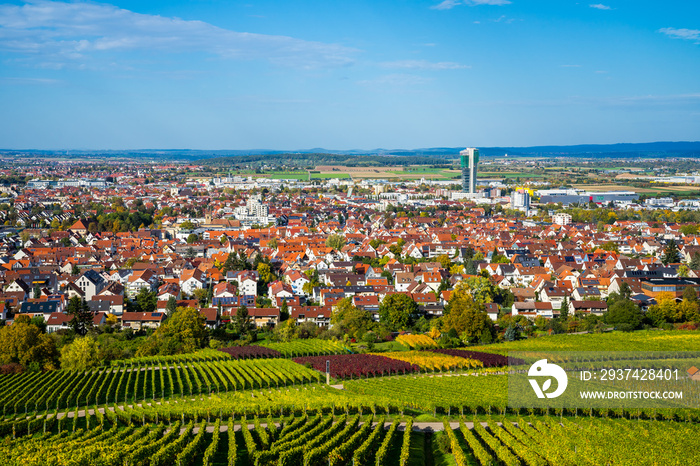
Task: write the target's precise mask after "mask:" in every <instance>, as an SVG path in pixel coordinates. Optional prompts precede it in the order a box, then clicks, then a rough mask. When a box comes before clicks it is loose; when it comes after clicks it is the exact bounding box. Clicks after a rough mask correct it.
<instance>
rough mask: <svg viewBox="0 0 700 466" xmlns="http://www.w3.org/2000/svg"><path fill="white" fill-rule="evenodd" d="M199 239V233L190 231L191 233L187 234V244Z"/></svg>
mask: <svg viewBox="0 0 700 466" xmlns="http://www.w3.org/2000/svg"><path fill="white" fill-rule="evenodd" d="M198 239H199V236H197V233H190V234H189V235H187V244H192V243H194V242H195V241H197V240H198Z"/></svg>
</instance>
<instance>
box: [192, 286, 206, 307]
mask: <svg viewBox="0 0 700 466" xmlns="http://www.w3.org/2000/svg"><path fill="white" fill-rule="evenodd" d="M192 294H193V295H194V298H195V299H196V300H197V302H198V303H199V306H200V307H206V305H207V298H208V297H209V290H207V289H206V288H197V289H196V290H194V291H193V292H192Z"/></svg>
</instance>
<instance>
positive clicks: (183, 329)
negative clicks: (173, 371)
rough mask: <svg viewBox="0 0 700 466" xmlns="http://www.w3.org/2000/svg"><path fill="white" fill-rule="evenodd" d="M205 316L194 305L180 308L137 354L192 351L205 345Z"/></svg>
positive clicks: (147, 354)
mask: <svg viewBox="0 0 700 466" xmlns="http://www.w3.org/2000/svg"><path fill="white" fill-rule="evenodd" d="M206 337H207V331H206V326H205V323H204V317H203V316H202V315H201V314H200V313H199V312H198V311H197V309H195V308H193V307H185V308H180V309H178V311H177V312H175V314H173V315H172V316H170V317H169V318H168V319H167V320H166V321H165V322H164V323H163V324H162V325H161V326H160V327H159V328H158V329H156V331H155V332H153V334H151V336H149V337H148V339H147V340H146V341H145V342H144V343H143V344H142V345H141V347H139V349H138V351H137V352H136V356H153V355H157V354H158V355H169V354H178V353H191V352H193V351H196V350H198V349H200V348H203V347H204V343H205V341H206Z"/></svg>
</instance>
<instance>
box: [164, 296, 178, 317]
mask: <svg viewBox="0 0 700 466" xmlns="http://www.w3.org/2000/svg"><path fill="white" fill-rule="evenodd" d="M176 310H177V298H175V296H171V297H169V298H168V302H167V303H166V305H165V312H166V313H167V314H168V315H170V314H172V313H174V312H175V311H176Z"/></svg>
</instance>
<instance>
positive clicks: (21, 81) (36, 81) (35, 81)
mask: <svg viewBox="0 0 700 466" xmlns="http://www.w3.org/2000/svg"><path fill="white" fill-rule="evenodd" d="M0 82H4V83H6V84H18V85H40V86H46V85H54V84H62V83H63V81H60V80H58V79H48V78H0Z"/></svg>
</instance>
